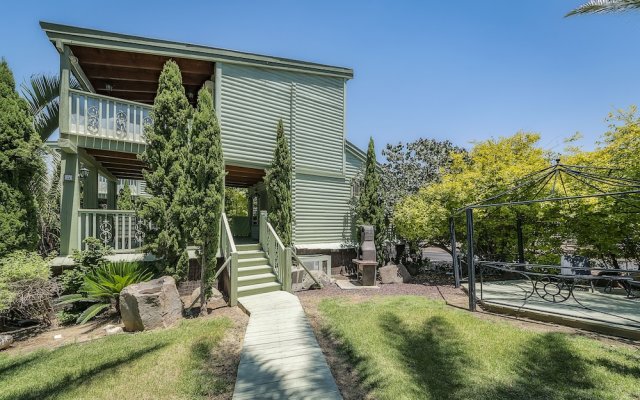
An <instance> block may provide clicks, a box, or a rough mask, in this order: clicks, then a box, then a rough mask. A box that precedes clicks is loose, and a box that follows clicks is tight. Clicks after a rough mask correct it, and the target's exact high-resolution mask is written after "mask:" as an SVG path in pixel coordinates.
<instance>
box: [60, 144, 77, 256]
mask: <svg viewBox="0 0 640 400" xmlns="http://www.w3.org/2000/svg"><path fill="white" fill-rule="evenodd" d="M60 168H61V169H62V195H61V196H60V255H62V256H67V255H70V254H71V253H73V250H75V249H77V248H78V234H79V233H78V230H79V228H80V227H79V226H78V211H79V210H80V178H79V176H78V173H79V172H80V160H79V159H78V154H72V153H66V152H62V157H61V163H60Z"/></svg>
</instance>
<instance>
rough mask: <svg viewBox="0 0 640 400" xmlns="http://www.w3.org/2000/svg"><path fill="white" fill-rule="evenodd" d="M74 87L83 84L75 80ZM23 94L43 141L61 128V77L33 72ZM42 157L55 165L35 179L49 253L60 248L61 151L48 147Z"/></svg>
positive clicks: (45, 248) (42, 232)
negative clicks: (59, 126)
mask: <svg viewBox="0 0 640 400" xmlns="http://www.w3.org/2000/svg"><path fill="white" fill-rule="evenodd" d="M70 87H71V88H74V89H77V88H79V87H80V85H79V84H78V82H77V81H76V80H75V79H71V81H70ZM22 95H23V96H24V98H25V99H26V100H27V102H28V103H29V109H30V111H31V114H32V115H33V124H34V127H35V129H36V131H37V132H38V134H39V135H40V138H41V139H42V141H43V142H45V141H47V139H49V137H51V135H52V134H53V132H55V131H56V129H58V125H59V117H60V78H59V77H58V76H57V75H31V79H29V82H28V83H23V84H22ZM40 156H41V157H43V158H44V157H48V158H49V159H50V160H51V168H50V169H49V170H43V171H41V172H40V173H38V174H37V175H36V176H35V177H34V179H33V181H32V182H30V185H31V190H32V192H33V193H34V194H35V196H34V197H35V200H36V203H37V209H38V229H39V232H40V242H39V246H38V247H39V251H40V253H41V254H43V255H49V254H50V253H51V252H52V251H54V250H56V249H57V248H58V243H59V239H60V238H59V236H60V154H59V153H57V152H56V151H54V150H53V149H51V148H50V147H47V146H44V147H43V148H42V153H41V154H40Z"/></svg>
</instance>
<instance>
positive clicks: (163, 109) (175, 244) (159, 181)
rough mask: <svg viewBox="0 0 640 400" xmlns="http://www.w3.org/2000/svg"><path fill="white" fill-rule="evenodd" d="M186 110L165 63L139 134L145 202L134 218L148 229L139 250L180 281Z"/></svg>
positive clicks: (173, 71)
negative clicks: (141, 136)
mask: <svg viewBox="0 0 640 400" xmlns="http://www.w3.org/2000/svg"><path fill="white" fill-rule="evenodd" d="M191 110H192V108H191V106H190V105H189V101H188V100H187V96H186V95H185V90H184V86H182V75H181V74H180V68H179V67H178V64H176V63H175V62H174V61H172V60H169V61H167V62H166V63H165V65H164V68H163V69H162V72H161V74H160V79H159V81H158V94H157V95H156V98H155V101H154V104H153V110H152V118H153V124H152V125H151V126H148V127H147V128H146V129H145V135H146V138H147V148H146V151H145V153H144V154H143V155H142V159H143V160H144V161H145V162H146V165H147V167H146V168H145V170H144V171H143V176H144V179H145V181H146V182H147V193H148V194H150V197H149V198H147V199H146V200H145V201H144V202H143V204H142V209H141V211H140V216H141V217H142V218H143V219H145V220H147V221H150V222H151V223H152V224H150V225H149V226H147V225H146V224H145V225H144V226H145V230H146V236H145V247H144V249H145V251H147V252H150V253H153V254H155V255H156V256H157V257H159V258H160V259H161V263H162V265H161V269H163V270H164V271H165V272H167V273H170V274H173V275H174V276H175V277H176V278H177V279H182V278H183V277H184V276H185V274H186V272H187V268H188V263H189V256H188V254H187V250H186V249H187V240H188V238H189V234H188V231H189V230H190V229H191V227H190V226H188V225H185V224H183V223H182V221H183V217H182V214H183V211H184V210H183V209H182V204H181V203H180V202H179V201H177V197H176V194H177V193H178V191H179V190H180V187H181V185H184V184H185V180H184V177H185V168H186V160H187V152H188V137H189V134H188V133H189V119H190V115H191Z"/></svg>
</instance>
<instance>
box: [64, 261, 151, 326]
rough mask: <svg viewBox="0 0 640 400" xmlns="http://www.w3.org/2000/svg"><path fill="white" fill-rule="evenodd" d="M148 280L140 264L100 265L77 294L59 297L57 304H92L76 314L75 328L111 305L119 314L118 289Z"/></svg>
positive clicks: (146, 273) (117, 263) (85, 278)
mask: <svg viewBox="0 0 640 400" xmlns="http://www.w3.org/2000/svg"><path fill="white" fill-rule="evenodd" d="M152 276H153V274H152V273H151V272H149V271H148V270H147V269H146V268H145V267H144V266H143V265H142V264H140V263H135V262H116V263H109V264H106V265H102V266H100V267H98V268H94V269H93V270H90V271H89V272H88V273H87V274H86V275H85V277H84V282H83V284H82V287H80V290H79V293H77V294H71V295H66V296H61V297H60V298H59V299H58V304H59V305H63V304H73V303H78V302H83V303H95V304H93V305H91V306H90V307H88V308H87V309H86V310H84V311H83V312H82V314H80V316H79V317H78V319H77V321H76V322H77V323H79V324H83V323H85V322H87V321H89V320H90V319H92V318H93V317H95V316H96V315H98V314H100V313H101V312H103V311H105V310H108V309H109V308H110V307H111V305H112V304H113V305H114V307H115V310H116V312H117V313H120V292H121V291H122V289H124V288H125V287H127V286H129V285H132V284H135V283H140V282H145V281H148V280H149V279H151V277H152Z"/></svg>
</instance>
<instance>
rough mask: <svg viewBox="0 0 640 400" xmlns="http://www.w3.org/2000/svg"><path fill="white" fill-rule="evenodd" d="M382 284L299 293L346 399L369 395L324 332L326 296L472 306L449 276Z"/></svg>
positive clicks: (527, 325) (543, 328)
mask: <svg viewBox="0 0 640 400" xmlns="http://www.w3.org/2000/svg"><path fill="white" fill-rule="evenodd" d="M378 285H379V289H357V290H342V289H340V288H339V287H338V286H337V285H336V284H332V285H330V286H327V287H325V288H323V289H320V290H308V291H303V292H298V293H296V295H297V296H298V298H299V299H300V302H301V303H302V306H303V308H304V310H305V312H306V313H307V316H308V317H309V320H310V323H311V326H312V328H313V330H314V332H315V334H316V338H317V339H318V343H319V344H320V347H321V348H322V352H323V353H324V355H325V357H326V358H327V362H328V363H329V367H330V368H331V372H332V374H333V376H334V377H335V378H336V382H337V384H338V387H339V388H340V391H341V392H342V396H343V397H344V398H345V400H350V399H354V400H355V399H367V398H369V397H368V395H367V391H366V390H364V389H363V388H362V387H361V385H360V379H359V377H358V374H357V372H356V371H355V370H354V369H353V368H352V366H351V365H350V364H349V363H348V362H347V360H346V358H345V357H344V356H343V355H342V354H340V353H339V352H338V350H337V349H338V348H339V343H336V342H335V340H334V339H333V338H331V337H330V336H329V335H328V334H327V333H326V332H324V331H323V325H324V324H323V321H322V318H323V317H322V315H321V314H320V312H319V311H318V305H319V303H320V302H321V301H322V299H324V298H341V299H345V300H348V301H351V302H361V301H366V300H369V299H372V298H375V297H384V296H402V295H413V296H423V297H426V298H429V299H434V300H444V301H445V302H446V303H447V304H448V305H449V306H451V307H455V308H459V309H463V310H467V307H468V297H467V294H466V293H465V292H464V291H463V290H462V289H456V288H455V287H454V286H453V284H451V283H448V282H446V279H445V280H443V279H441V278H440V279H435V280H434V279H432V277H430V276H419V277H416V279H414V283H405V284H389V285H383V284H378ZM472 315H473V316H475V317H476V318H479V319H484V320H489V321H496V322H498V321H500V322H506V323H509V324H511V325H514V326H517V327H519V328H521V329H527V330H529V331H534V332H542V333H545V332H564V333H569V334H575V335H581V336H585V337H589V338H592V339H596V340H599V341H602V342H605V343H607V344H616V345H625V346H630V347H633V348H636V349H637V348H640V342H635V341H631V340H626V339H621V338H616V337H611V336H605V335H600V334H597V333H593V332H588V331H584V330H580V329H574V328H570V327H566V326H561V325H556V324H552V323H546V322H539V321H534V320H529V319H525V318H517V317H511V316H506V315H501V314H494V313H490V312H487V311H484V310H482V309H481V308H480V307H478V312H475V313H473V314H472Z"/></svg>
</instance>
